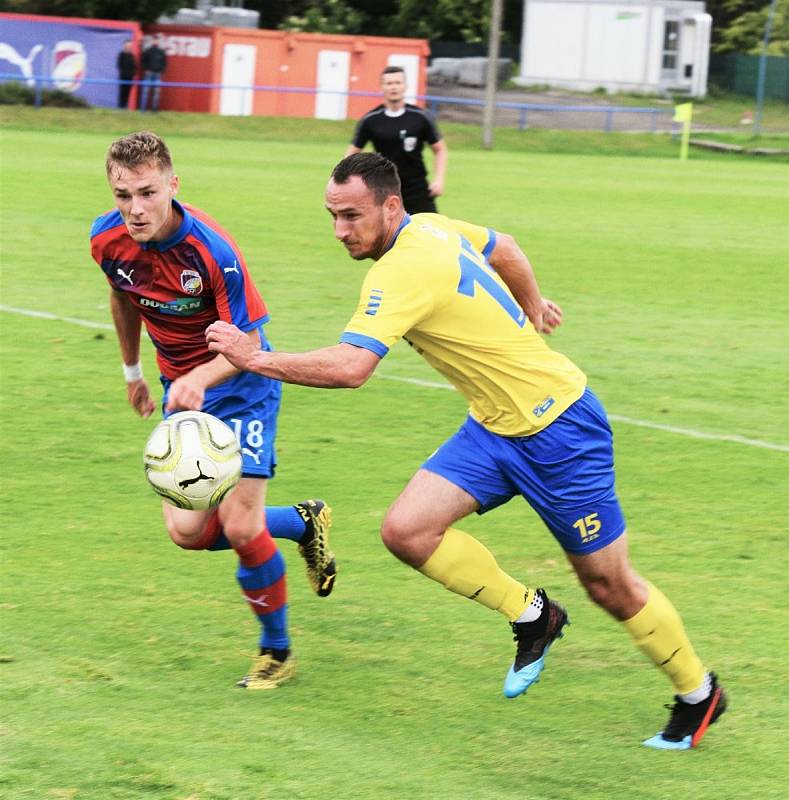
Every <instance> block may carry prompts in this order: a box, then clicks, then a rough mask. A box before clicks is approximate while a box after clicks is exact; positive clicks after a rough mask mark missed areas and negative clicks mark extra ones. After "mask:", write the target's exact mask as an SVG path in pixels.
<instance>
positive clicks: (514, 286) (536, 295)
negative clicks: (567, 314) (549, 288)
mask: <svg viewBox="0 0 789 800" xmlns="http://www.w3.org/2000/svg"><path fill="white" fill-rule="evenodd" d="M488 262H489V263H490V265H491V266H492V267H493V269H495V270H496V272H498V273H499V275H500V276H501V278H502V280H503V281H504V283H506V284H507V286H508V287H509V290H510V291H511V292H512V296H513V297H514V298H515V299H516V300H517V301H518V305H520V307H521V308H522V309H523V310H524V311H525V312H526V316H527V317H528V318H529V320H530V321H531V323H532V325H534V329H535V330H536V331H538V332H539V333H547V334H550V333H552V332H553V330H554V329H555V328H556V327H558V326H559V325H561V324H562V309H561V308H560V307H559V306H558V305H557V304H556V303H554V302H553V300H548V299H546V298H544V297H543V296H542V294H541V293H540V287H539V286H538V284H537V278H536V277H535V275H534V270H533V269H532V266H531V264H530V263H529V259H528V258H526V254H525V253H524V252H523V251H522V250H521V249H520V247H519V246H518V243H517V242H516V241H515V239H514V238H513V237H512V236H510V235H509V234H506V233H498V232H497V233H496V246H495V247H494V248H493V252H492V253H491V254H490V256H489V257H488Z"/></svg>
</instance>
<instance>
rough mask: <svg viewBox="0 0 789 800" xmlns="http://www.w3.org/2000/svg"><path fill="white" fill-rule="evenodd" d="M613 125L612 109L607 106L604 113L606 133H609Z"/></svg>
mask: <svg viewBox="0 0 789 800" xmlns="http://www.w3.org/2000/svg"><path fill="white" fill-rule="evenodd" d="M613 127H614V109H613V108H609V109H608V111H607V112H606V115H605V127H604V130H605V132H606V133H611V130H612V129H613Z"/></svg>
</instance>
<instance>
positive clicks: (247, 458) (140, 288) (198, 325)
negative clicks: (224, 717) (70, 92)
mask: <svg viewBox="0 0 789 800" xmlns="http://www.w3.org/2000/svg"><path fill="white" fill-rule="evenodd" d="M106 171H107V179H108V181H109V184H110V188H111V189H112V193H113V196H114V198H115V205H116V209H114V210H113V211H110V212H108V213H106V214H103V215H102V216H100V217H98V218H97V219H96V221H95V222H94V223H93V227H92V229H91V234H90V239H91V254H92V256H93V258H94V259H95V261H96V262H97V263H98V264H99V266H100V267H101V268H102V270H103V271H104V274H105V276H106V278H107V280H108V282H109V284H110V286H111V291H110V307H111V309H112V318H113V321H114V323H115V329H116V331H117V334H118V341H119V343H120V349H121V355H122V358H123V371H124V375H125V378H126V385H127V394H128V399H129V403H130V404H131V406H132V407H133V408H134V409H135V411H136V412H137V413H138V414H140V415H141V416H143V417H148V416H150V415H151V414H152V413H153V411H154V407H155V405H154V401H153V398H152V396H151V392H150V389H149V387H148V384H147V382H146V381H145V379H144V377H143V375H142V367H141V365H140V333H141V327H142V324H144V325H145V327H146V330H147V332H148V335H149V336H150V338H151V341H152V342H153V344H154V347H155V348H156V359H157V363H158V367H159V372H160V373H161V378H160V379H161V382H162V385H163V387H164V398H163V401H162V406H163V410H164V414H165V416H167V415H168V414H170V413H172V412H174V411H177V410H184V409H186V410H189V409H191V410H201V411H204V412H206V413H209V414H213V415H214V416H216V417H218V418H219V419H221V420H223V421H224V422H225V423H227V424H228V425H229V426H230V427H231V428H233V429H235V431H236V435H237V436H238V439H239V442H240V444H241V447H242V456H243V467H242V477H241V480H240V481H239V483H238V485H237V486H236V488H235V489H234V490H233V491H232V492H231V493H230V494H229V495H228V496H227V497H226V498H225V499H224V500H223V501H222V503H221V504H220V505H219V507H218V508H217V509H211V510H207V511H190V510H186V509H181V508H175V507H173V506H171V505H169V504H167V503H163V504H162V509H163V512H164V519H165V523H166V525H167V531H168V533H169V534H170V538H171V539H172V540H173V541H174V542H175V543H176V544H177V545H178V546H179V547H182V548H185V549H187V550H223V549H228V548H231V547H232V548H233V549H234V550H235V551H236V553H237V554H238V558H239V566H238V571H237V579H238V582H239V584H240V586H241V591H242V592H243V594H244V596H245V598H246V599H247V601H248V602H249V604H250V606H251V608H252V610H253V611H254V613H255V615H256V616H257V618H258V619H259V621H260V624H261V638H260V655H259V656H258V657H257V658H256V659H255V661H254V663H253V665H252V668H251V669H250V671H249V673H248V674H247V675H246V676H245V677H244V678H243V679H242V680H241V681H239V683H238V685H239V686H242V687H244V688H247V689H273V688H276V687H277V686H278V685H279V684H280V683H282V682H283V681H284V680H287V679H288V678H289V677H290V676H291V675H293V673H294V671H295V661H294V659H293V657H292V655H291V649H290V638H289V635H288V627H287V590H286V582H285V562H284V559H283V558H282V555H281V553H280V552H279V550H278V549H277V546H276V544H275V543H274V541H273V539H272V535H273V536H277V537H278V538H289V539H293V540H295V541H297V542H298V544H299V551H300V552H301V554H302V556H303V557H304V559H305V562H306V567H307V576H308V578H309V580H310V583H311V585H312V588H313V590H314V591H315V592H316V593H317V594H318V595H319V596H322V597H325V596H327V595H328V594H329V593H330V592H331V590H332V587H333V584H334V579H335V577H336V567H335V561H334V555H333V553H332V552H331V550H330V549H329V544H328V531H329V526H330V524H331V511H330V509H329V507H328V506H327V505H326V504H325V503H324V502H323V501H321V500H306V501H304V502H302V503H297V504H296V505H294V506H285V507H269V508H266V507H265V497H266V481H267V479H268V478H271V477H273V475H274V470H275V467H276V456H275V450H274V440H275V436H276V430H277V414H278V411H279V406H280V395H281V384H280V383H279V381H277V380H272V379H270V378H266V377H262V376H260V375H253V374H250V373H242V372H239V370H237V369H236V368H235V367H234V366H233V365H232V364H230V362H229V361H227V359H225V358H224V357H223V356H216V355H214V354H213V353H210V352H209V350H208V348H207V346H206V342H205V329H206V328H207V327H208V326H209V325H210V324H211V323H212V322H215V321H217V320H224V321H227V322H232V323H233V324H235V325H237V326H238V328H239V329H241V330H243V331H244V332H245V334H246V336H248V337H249V340H250V342H252V343H254V346H255V347H257V348H258V349H261V350H266V351H268V350H270V345H269V343H268V341H267V340H266V337H265V335H264V333H263V325H264V323H266V322H267V321H268V311H267V310H266V305H265V303H264V302H263V298H262V297H261V296H260V294H259V293H258V290H257V288H256V287H255V285H254V283H253V282H252V279H251V277H250V275H249V272H248V271H247V267H246V264H245V262H244V258H243V256H242V254H241V251H240V250H239V249H238V247H237V246H236V244H235V242H234V241H233V239H232V238H231V237H230V236H229V235H228V234H227V233H226V232H225V231H224V230H223V229H222V228H221V227H220V226H219V225H218V224H217V223H216V222H215V221H214V220H213V219H211V218H210V217H209V216H207V215H206V214H204V213H203V212H202V211H200V210H199V209H197V208H193V207H192V206H189V205H186V204H181V203H179V202H178V201H177V200H176V199H175V195H176V193H177V191H178V177H177V175H175V174H174V172H173V165H172V159H171V156H170V152H169V150H168V148H167V146H166V145H165V143H164V142H163V141H162V140H161V139H160V138H159V137H158V136H156V135H155V134H152V133H147V132H142V133H133V134H130V135H128V136H124V137H122V138H121V139H118V140H117V141H115V142H114V143H113V144H112V145H111V147H110V149H109V151H108V153H107V162H106Z"/></svg>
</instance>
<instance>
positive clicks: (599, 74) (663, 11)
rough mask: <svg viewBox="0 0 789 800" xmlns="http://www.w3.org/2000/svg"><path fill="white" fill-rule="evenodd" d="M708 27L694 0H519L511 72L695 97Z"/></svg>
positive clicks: (699, 93)
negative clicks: (517, 44) (515, 64)
mask: <svg viewBox="0 0 789 800" xmlns="http://www.w3.org/2000/svg"><path fill="white" fill-rule="evenodd" d="M711 29H712V17H710V15H709V14H706V13H705V12H704V3H703V2H695V1H694V0H618V1H617V0H524V2H523V38H522V40H521V65H520V74H519V76H518V77H517V78H516V79H515V80H516V82H517V83H519V84H521V85H524V86H525V85H529V84H548V85H549V86H557V87H563V88H567V89H581V90H584V91H592V90H594V89H597V88H600V87H602V88H605V89H606V90H607V91H609V92H615V91H630V92H662V91H666V90H672V91H681V92H686V93H688V94H689V95H691V96H693V97H703V96H704V95H705V94H706V93H707V69H708V65H709V46H710V33H711Z"/></svg>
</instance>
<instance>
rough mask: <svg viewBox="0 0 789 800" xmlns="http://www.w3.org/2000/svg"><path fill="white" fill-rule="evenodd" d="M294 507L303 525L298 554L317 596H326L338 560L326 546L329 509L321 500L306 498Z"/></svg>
mask: <svg viewBox="0 0 789 800" xmlns="http://www.w3.org/2000/svg"><path fill="white" fill-rule="evenodd" d="M295 508H296V511H298V512H299V516H301V518H302V519H303V520H304V524H305V526H306V530H305V532H304V535H303V536H302V537H301V539H299V553H301V556H302V558H303V559H304V562H305V566H306V569H307V580H308V581H309V582H310V586H311V587H312V590H313V591H314V592H315V594H317V595H318V597H328V596H329V595H330V594H331V591H332V589H333V588H334V581H335V580H336V578H337V563H336V561H335V559H334V553H333V552H332V551H331V549H330V548H329V528H331V509H330V508H329V506H327V505H326V503H324V502H323V500H305V501H304V502H303V503H296V506H295Z"/></svg>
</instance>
